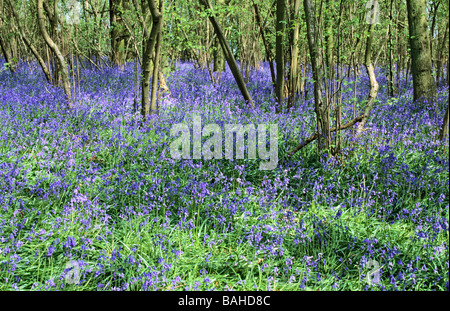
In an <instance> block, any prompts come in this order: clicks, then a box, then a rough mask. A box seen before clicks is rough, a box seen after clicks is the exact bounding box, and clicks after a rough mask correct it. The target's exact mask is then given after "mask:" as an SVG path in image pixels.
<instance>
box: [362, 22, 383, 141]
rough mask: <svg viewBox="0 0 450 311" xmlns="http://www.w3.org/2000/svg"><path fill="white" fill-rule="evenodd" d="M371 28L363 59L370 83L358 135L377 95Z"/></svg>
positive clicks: (371, 27) (372, 25)
mask: <svg viewBox="0 0 450 311" xmlns="http://www.w3.org/2000/svg"><path fill="white" fill-rule="evenodd" d="M373 27H374V24H370V25H369V30H368V34H367V43H366V53H365V57H364V66H365V67H366V71H367V75H368V76H369V81H370V91H369V96H368V98H367V103H366V107H365V108H364V118H363V119H362V120H361V122H360V123H359V124H358V135H360V134H361V133H362V132H363V131H364V126H365V125H366V123H367V120H368V119H369V116H370V111H371V110H372V107H373V103H374V102H375V98H376V97H377V93H378V87H379V86H378V82H377V78H376V76H375V68H374V67H373V64H372V39H373Z"/></svg>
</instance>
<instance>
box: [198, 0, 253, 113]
mask: <svg viewBox="0 0 450 311" xmlns="http://www.w3.org/2000/svg"><path fill="white" fill-rule="evenodd" d="M199 2H200V5H203V7H204V8H205V9H210V11H211V12H213V7H212V5H211V3H210V2H209V0H199ZM209 20H210V21H211V24H212V25H213V27H214V32H215V33H216V36H217V37H218V39H219V41H220V45H221V46H222V50H223V54H224V56H225V59H226V60H227V63H228V66H229V67H230V70H231V73H232V74H233V76H234V79H235V80H236V83H237V85H238V87H239V90H240V91H241V93H242V96H243V97H244V100H245V101H246V102H248V103H250V104H251V105H252V107H254V106H255V104H254V103H253V100H252V97H251V96H250V93H249V92H248V90H247V86H246V85H245V82H244V78H243V77H242V74H241V72H240V70H239V67H238V65H237V63H236V60H235V58H234V55H233V52H232V51H231V48H230V46H229V45H228V42H227V40H226V38H225V36H224V34H223V32H222V29H221V27H220V26H219V23H218V22H217V19H216V17H215V16H214V14H210V15H209Z"/></svg>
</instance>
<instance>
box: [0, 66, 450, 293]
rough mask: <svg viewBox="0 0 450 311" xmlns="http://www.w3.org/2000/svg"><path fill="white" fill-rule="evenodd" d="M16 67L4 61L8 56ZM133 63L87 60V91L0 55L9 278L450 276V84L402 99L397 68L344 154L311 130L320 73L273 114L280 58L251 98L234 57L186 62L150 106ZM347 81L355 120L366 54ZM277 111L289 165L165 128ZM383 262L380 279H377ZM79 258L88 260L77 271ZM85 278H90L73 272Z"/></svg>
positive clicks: (199, 286)
mask: <svg viewBox="0 0 450 311" xmlns="http://www.w3.org/2000/svg"><path fill="white" fill-rule="evenodd" d="M2 67H3V66H2ZM134 68H135V66H134V65H133V64H132V63H129V64H127V66H126V67H125V69H124V70H123V71H121V70H119V69H113V68H105V69H104V70H103V72H99V71H95V70H91V69H89V67H88V66H86V68H85V69H81V82H80V93H78V86H77V87H76V91H74V93H75V104H74V106H75V108H74V109H73V110H72V111H67V110H66V108H65V107H66V100H65V98H64V94H63V92H62V91H61V89H60V88H57V87H54V86H51V85H50V84H48V83H47V82H45V79H44V77H43V75H42V74H41V72H40V69H39V67H38V66H37V65H35V64H22V65H21V66H20V68H19V69H18V71H17V72H16V73H15V74H11V73H10V72H9V71H8V70H2V71H1V72H0V290H108V291H109V290H152V291H153V290H314V291H316V290H448V289H449V283H448V282H449V272H448V271H449V249H448V240H449V224H448V222H449V160H448V140H447V141H446V142H444V143H443V144H442V143H440V142H438V141H437V140H436V139H435V136H436V134H437V133H438V131H439V129H440V126H441V123H442V117H443V115H444V112H445V109H446V106H447V105H448V87H446V86H443V87H440V88H439V90H438V98H437V100H436V101H433V102H418V103H414V102H413V101H412V97H413V92H412V81H411V79H409V81H406V80H405V79H402V81H400V88H399V94H398V96H396V97H395V98H389V97H388V95H387V88H386V85H387V83H386V77H385V76H386V72H385V71H384V70H383V69H382V68H378V69H377V70H376V75H377V79H378V82H379V84H380V91H379V93H378V97H377V101H376V102H375V105H374V109H373V110H372V114H371V118H370V119H369V122H368V124H367V126H366V128H367V130H366V131H365V132H364V134H363V135H362V136H361V137H355V136H354V135H353V130H352V129H349V130H346V131H344V132H342V136H343V140H344V148H343V151H342V157H341V158H340V159H335V158H333V157H329V158H327V157H323V158H320V159H319V158H318V156H317V150H316V144H315V143H312V144H310V145H308V146H307V147H305V148H303V149H302V150H300V152H298V153H297V154H296V155H295V156H293V157H292V158H287V157H286V155H287V152H288V151H289V150H292V149H293V148H294V147H295V146H296V145H297V144H299V143H300V142H301V141H302V139H304V138H306V137H308V136H310V135H311V134H312V133H313V132H314V122H315V115H314V108H313V107H314V100H313V98H312V94H313V92H312V91H311V90H312V88H313V87H312V84H311V82H310V81H307V88H308V90H309V91H308V94H307V96H306V98H304V97H302V98H300V100H299V101H298V103H296V105H295V107H294V108H293V109H291V111H288V112H282V113H275V111H274V107H275V104H274V101H273V91H272V87H271V83H270V71H269V70H268V66H267V64H263V65H262V68H261V70H258V71H254V72H252V73H251V76H250V80H249V83H248V88H249V90H250V93H251V95H252V97H253V99H254V101H255V103H256V108H255V109H251V108H250V107H247V106H246V104H245V103H244V102H243V101H242V99H241V98H242V97H241V95H240V92H239V89H238V88H237V86H236V84H235V83H234V80H233V77H232V75H231V74H230V73H229V72H226V73H225V74H224V75H223V76H222V78H221V80H220V83H218V84H213V83H211V80H210V78H209V74H208V71H207V70H202V69H195V68H194V67H193V66H192V64H189V63H178V64H177V67H176V69H175V71H173V72H172V73H171V74H170V75H169V76H168V77H167V84H168V86H169V88H170V90H171V94H170V95H167V94H166V95H163V96H162V97H161V98H160V104H159V105H160V112H159V114H158V115H156V116H153V117H152V118H150V119H149V120H147V121H146V122H142V121H141V120H140V118H139V113H136V112H135V110H134V109H135V107H134V101H133V98H134V95H133V85H134V79H135V72H134ZM354 82H355V81H352V80H345V81H344V83H343V108H342V109H343V117H342V118H343V122H344V123H345V122H348V121H349V120H351V119H352V118H353V108H352V107H353V105H354V104H356V107H357V111H356V115H359V114H361V112H362V110H363V106H364V101H365V100H366V98H367V94H368V92H369V88H370V85H369V81H368V77H367V75H366V74H365V72H364V71H362V73H361V75H360V76H359V77H358V80H357V81H356V86H357V93H356V94H357V96H356V98H355V97H354V93H353V92H354V89H353V88H354ZM194 114H198V115H200V116H201V117H202V123H203V124H204V125H206V124H209V123H216V124H218V125H220V126H221V127H224V125H225V124H229V123H232V124H243V125H245V124H255V125H257V124H276V125H277V126H278V129H279V142H278V150H279V151H278V155H279V161H278V166H277V168H276V169H274V170H270V171H263V170H259V161H260V160H258V159H257V160H252V159H233V160H228V159H223V160H199V159H192V160H175V159H172V158H171V155H170V152H169V146H170V143H171V142H172V141H173V140H174V139H175V138H174V137H172V136H171V135H170V128H171V126H172V125H173V124H176V123H186V124H188V125H189V127H190V128H191V129H192V119H193V115H194ZM377 268H378V269H379V271H378V273H379V282H378V281H376V280H375V278H374V279H373V280H375V281H372V282H369V281H368V277H369V278H372V277H374V276H375V274H376V271H377ZM75 270H76V271H75ZM77 277H78V278H77Z"/></svg>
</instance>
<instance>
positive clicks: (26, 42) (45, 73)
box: [6, 0, 52, 82]
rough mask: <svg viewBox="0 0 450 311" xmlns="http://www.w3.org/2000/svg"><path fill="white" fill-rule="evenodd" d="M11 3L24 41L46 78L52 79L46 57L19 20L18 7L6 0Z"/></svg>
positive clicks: (10, 5) (49, 80)
mask: <svg viewBox="0 0 450 311" xmlns="http://www.w3.org/2000/svg"><path fill="white" fill-rule="evenodd" d="M6 1H7V2H8V4H9V7H10V8H11V11H12V13H13V15H14V18H15V20H16V24H17V28H18V29H19V34H20V36H21V38H22V41H23V42H24V43H25V45H26V46H27V47H28V48H29V49H30V51H31V53H33V55H34V57H35V58H36V60H37V61H38V63H39V65H40V66H41V69H42V72H43V73H44V75H45V78H46V79H47V81H48V82H51V81H52V76H51V74H50V71H49V70H48V68H47V66H46V65H45V61H44V59H43V58H42V57H41V55H40V54H39V52H38V51H37V49H36V47H35V46H34V45H33V44H31V42H30V41H29V40H28V38H27V36H26V34H25V32H24V30H23V28H22V25H21V24H20V20H19V16H18V15H17V12H16V9H15V7H14V6H13V4H12V3H11V0H6Z"/></svg>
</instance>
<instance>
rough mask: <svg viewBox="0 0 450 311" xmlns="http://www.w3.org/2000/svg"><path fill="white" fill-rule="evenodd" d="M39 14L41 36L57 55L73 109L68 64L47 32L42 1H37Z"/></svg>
mask: <svg viewBox="0 0 450 311" xmlns="http://www.w3.org/2000/svg"><path fill="white" fill-rule="evenodd" d="M37 13H38V23H39V28H40V30H41V34H42V36H43V37H44V40H45V42H46V43H47V45H48V46H49V47H50V49H51V50H52V51H53V53H55V55H56V57H57V60H58V62H59V67H60V68H61V73H60V74H61V78H62V80H63V87H64V92H65V93H66V96H67V100H68V108H69V109H72V108H73V103H72V93H71V90H70V81H69V77H68V70H67V64H66V61H65V60H64V56H63V55H62V54H61V52H60V51H59V48H58V46H57V45H56V44H55V42H53V40H52V39H51V38H50V36H49V35H48V33H47V30H46V28H45V18H44V7H43V4H42V0H37Z"/></svg>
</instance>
